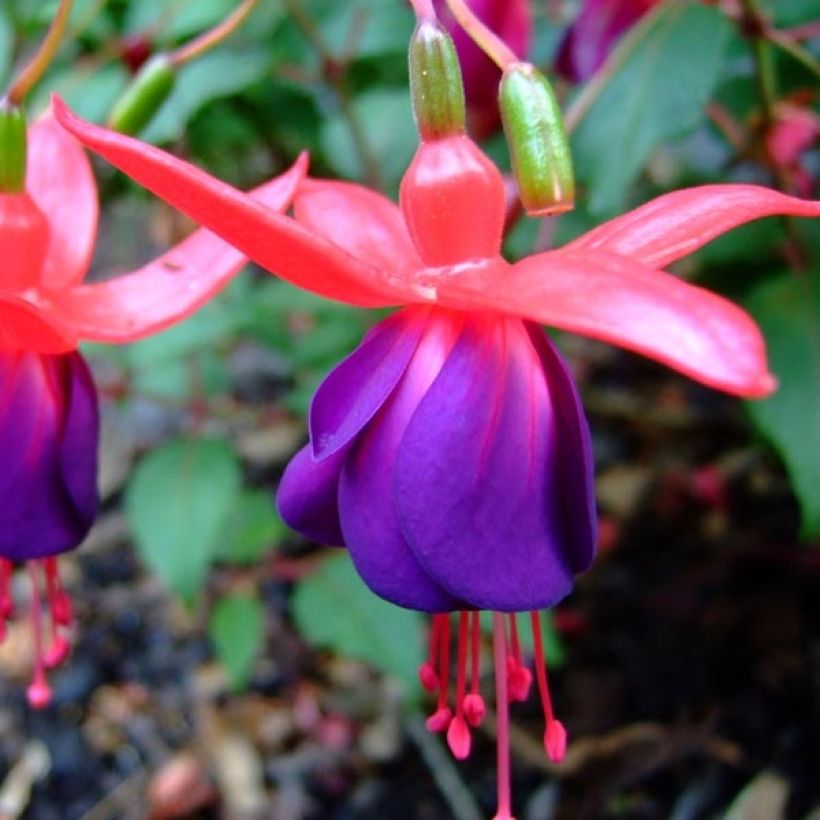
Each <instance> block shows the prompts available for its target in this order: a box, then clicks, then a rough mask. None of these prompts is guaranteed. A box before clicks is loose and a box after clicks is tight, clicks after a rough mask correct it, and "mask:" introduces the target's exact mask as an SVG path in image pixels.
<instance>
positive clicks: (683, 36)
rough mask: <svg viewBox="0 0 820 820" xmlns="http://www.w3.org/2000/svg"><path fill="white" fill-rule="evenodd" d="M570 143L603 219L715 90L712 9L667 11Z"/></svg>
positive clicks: (718, 44) (720, 26) (717, 22)
mask: <svg viewBox="0 0 820 820" xmlns="http://www.w3.org/2000/svg"><path fill="white" fill-rule="evenodd" d="M649 20H650V24H651V26H650V28H649V30H648V31H647V33H646V35H645V36H644V37H643V38H642V39H641V40H640V42H639V43H638V44H637V45H636V46H635V47H634V50H633V51H632V52H631V54H630V56H629V57H628V58H627V59H626V60H625V62H624V63H623V65H622V66H621V68H620V69H619V70H618V71H617V72H616V73H615V75H614V76H613V78H612V80H611V82H609V83H608V84H607V86H606V88H605V89H604V91H603V92H602V93H601V95H600V97H598V99H597V101H596V102H595V104H594V105H593V107H592V109H591V110H590V112H589V114H588V115H587V116H586V118H585V119H584V120H583V121H582V122H581V125H580V126H579V127H578V129H577V131H576V132H575V134H574V138H573V140H572V146H573V156H574V159H575V168H576V173H577V174H578V177H579V179H581V180H582V181H583V182H585V183H586V185H587V186H588V191H587V205H588V207H589V208H590V210H591V211H593V212H594V213H596V214H610V213H614V212H616V211H617V210H619V209H620V208H621V207H622V206H623V203H624V200H625V197H626V193H627V189H628V186H629V185H630V184H631V183H633V182H634V180H635V178H636V176H637V175H638V174H639V173H640V171H641V170H642V168H643V167H644V166H645V164H646V162H647V160H648V159H649V157H650V156H651V154H652V152H653V151H654V150H655V149H656V148H657V147H658V145H659V144H660V143H661V142H662V141H664V140H668V139H671V138H673V137H678V136H680V135H681V134H684V133H686V132H687V131H689V130H691V129H693V128H694V127H695V126H696V125H697V124H698V122H699V121H700V119H701V117H702V116H703V109H704V106H705V105H706V103H707V101H708V100H709V95H710V93H711V91H712V89H713V88H714V85H715V83H716V82H717V79H718V76H719V72H720V69H721V63H722V56H723V53H724V49H725V47H726V44H727V41H728V35H729V30H730V28H729V24H728V23H727V22H726V20H725V18H724V17H723V15H722V14H721V13H720V12H719V11H718V10H717V9H715V8H707V7H705V6H703V5H701V4H699V3H696V2H674V3H666V4H664V5H662V6H660V7H659V8H658V11H657V12H656V13H654V16H653V17H652V18H649Z"/></svg>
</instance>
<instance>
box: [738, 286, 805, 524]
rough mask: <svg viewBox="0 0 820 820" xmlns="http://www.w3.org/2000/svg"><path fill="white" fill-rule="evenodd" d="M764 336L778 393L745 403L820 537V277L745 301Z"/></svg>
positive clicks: (763, 290) (761, 290) (764, 289)
mask: <svg viewBox="0 0 820 820" xmlns="http://www.w3.org/2000/svg"><path fill="white" fill-rule="evenodd" d="M746 306H747V307H748V309H749V310H750V311H751V313H752V315H753V316H754V317H755V318H756V319H757V320H758V322H759V323H760V326H761V327H762V329H763V333H764V335H765V337H766V342H767V346H768V350H769V360H770V363H771V369H772V372H773V373H774V374H775V376H777V378H778V381H779V382H780V385H779V388H778V390H777V392H776V393H774V395H772V396H771V397H770V398H768V399H764V400H762V401H750V402H748V403H747V407H748V409H749V413H750V415H751V417H752V419H753V420H754V422H755V424H756V425H757V426H758V428H759V429H760V430H761V432H762V433H763V435H764V436H766V437H767V438H768V439H769V440H770V441H771V442H772V444H773V445H774V446H775V447H776V448H777V450H778V451H779V452H780V455H781V456H782V457H783V461H784V463H785V465H786V469H787V470H788V473H789V476H790V478H791V481H792V486H793V487H794V491H795V494H796V495H797V498H798V499H799V501H800V509H801V512H802V520H803V534H804V535H805V536H806V537H810V536H815V535H817V534H820V273H817V272H815V274H814V275H813V276H796V275H794V274H786V275H782V276H780V277H777V278H775V279H772V280H770V281H768V282H764V283H763V284H761V285H759V286H758V287H757V288H756V289H755V290H754V291H753V292H752V294H751V295H750V297H749V298H748V300H747V301H746Z"/></svg>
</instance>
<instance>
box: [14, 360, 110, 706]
mask: <svg viewBox="0 0 820 820" xmlns="http://www.w3.org/2000/svg"><path fill="white" fill-rule="evenodd" d="M98 440H99V417H98V412H97V394H96V391H95V389H94V384H93V382H92V380H91V374H90V373H89V370H88V366H87V365H86V363H85V362H84V361H83V358H82V356H80V354H79V353H76V352H71V353H61V354H47V353H38V352H35V351H30V350H0V460H1V461H2V464H3V469H2V471H0V495H1V496H2V498H3V505H2V508H0V639H1V638H2V635H3V633H4V632H5V625H6V619H7V618H8V617H9V616H10V615H11V614H12V613H13V610H14V605H13V602H12V597H11V589H10V585H11V575H12V570H13V565H14V563H16V562H25V563H27V565H28V567H29V573H30V575H31V594H32V605H31V607H30V617H31V619H32V627H33V634H34V644H35V646H34V651H35V665H34V676H33V678H32V682H31V685H30V686H29V688H28V698H29V701H30V702H31V704H32V705H33V706H45V705H46V704H47V703H48V702H49V700H50V698H51V690H50V688H49V686H48V682H47V681H46V678H45V668H47V667H53V666H56V665H58V664H59V663H61V662H62V660H63V659H64V658H65V657H66V655H67V654H68V651H69V643H68V639H67V638H66V635H65V634H64V631H65V630H66V629H67V628H68V627H70V625H71V622H72V615H71V602H70V600H69V598H68V596H67V594H66V593H65V591H64V590H63V589H62V587H61V585H60V580H59V576H58V574H57V562H56V559H55V556H57V555H59V554H60V553H62V552H66V551H68V550H72V549H74V548H75V547H78V546H79V545H80V543H81V541H82V540H83V539H84V538H85V536H86V534H87V533H88V531H89V529H91V525H92V523H93V522H94V517H95V515H96V512H97V503H98V500H97V443H98ZM39 570H41V571H42V575H43V578H44V581H45V592H46V599H47V604H48V611H49V613H50V620H51V643H50V646H49V647H48V649H45V648H44V646H43V628H42V624H41V613H40V595H41V592H40V583H39V580H38V577H37V575H38V571H39Z"/></svg>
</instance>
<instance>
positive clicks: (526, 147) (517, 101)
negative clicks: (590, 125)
mask: <svg viewBox="0 0 820 820" xmlns="http://www.w3.org/2000/svg"><path fill="white" fill-rule="evenodd" d="M499 106H500V108H501V120H502V122H503V124H504V133H505V134H506V136H507V143H508V145H509V147H510V156H511V158H512V166H513V173H514V174H515V179H516V182H517V183H518V189H519V196H520V198H521V204H522V205H523V206H524V209H525V210H526V211H527V213H529V214H531V215H533V216H543V215H546V214H556V213H561V212H562V211H568V210H570V209H571V208H572V207H573V204H574V199H575V180H574V177H573V173H572V156H571V155H570V150H569V140H568V139H567V132H566V130H565V128H564V121H563V119H562V117H561V109H560V107H559V106H558V100H556V98H555V94H554V92H553V90H552V87H551V86H550V84H549V82H548V81H547V78H546V77H544V75H543V74H541V73H540V72H539V71H537V70H536V69H535V68H534V67H533V66H532V65H530V64H529V63H515V64H513V65H511V66H509V67H508V68H507V69H506V70H505V71H504V75H503V77H502V78H501V87H500V89H499Z"/></svg>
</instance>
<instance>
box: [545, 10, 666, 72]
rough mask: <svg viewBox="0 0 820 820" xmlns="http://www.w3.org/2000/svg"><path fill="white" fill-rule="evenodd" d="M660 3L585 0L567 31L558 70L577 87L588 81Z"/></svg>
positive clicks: (557, 61) (560, 48) (559, 57)
mask: <svg viewBox="0 0 820 820" xmlns="http://www.w3.org/2000/svg"><path fill="white" fill-rule="evenodd" d="M657 2H658V0H585V2H584V4H583V5H582V6H581V10H580V11H579V12H578V16H577V17H576V18H575V21H574V22H573V23H572V25H571V26H570V27H569V28H568V29H567V32H566V34H565V35H564V39H563V40H562V41H561V45H560V46H559V47H558V55H557V57H556V59H555V68H556V69H557V70H558V71H559V73H561V74H562V75H563V76H564V77H566V78H567V79H568V80H571V81H572V82H574V83H579V82H583V81H584V80H588V79H589V78H590V77H591V76H592V75H593V74H594V73H595V72H596V71H597V70H598V69H599V68H600V67H601V66H602V65H603V63H604V60H606V58H607V57H608V56H609V52H610V51H612V49H613V48H614V47H615V44H616V43H617V42H618V40H619V39H620V37H621V36H622V35H623V34H624V32H626V31H627V30H628V29H630V28H631V27H632V26H633V25H635V23H637V22H638V20H640V19H641V17H643V15H644V14H646V12H647V11H649V9H650V8H652V6H654V5H655V4H656V3H657Z"/></svg>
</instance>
